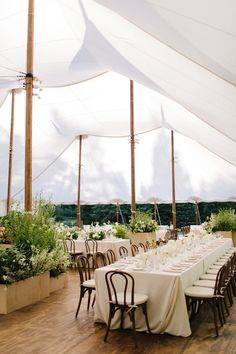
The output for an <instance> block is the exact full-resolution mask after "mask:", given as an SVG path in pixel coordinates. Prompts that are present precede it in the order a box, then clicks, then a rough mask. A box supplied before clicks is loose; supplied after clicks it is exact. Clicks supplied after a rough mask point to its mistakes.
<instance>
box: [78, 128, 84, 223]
mask: <svg viewBox="0 0 236 354" xmlns="http://www.w3.org/2000/svg"><path fill="white" fill-rule="evenodd" d="M82 140H83V135H80V136H79V167H78V198H77V226H78V227H81V214H80V186H81V166H82Z"/></svg>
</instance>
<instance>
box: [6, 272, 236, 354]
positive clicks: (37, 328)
mask: <svg viewBox="0 0 236 354" xmlns="http://www.w3.org/2000/svg"><path fill="white" fill-rule="evenodd" d="M78 293H79V279H78V274H77V273H76V272H73V271H72V272H70V274H69V284H68V287H67V288H66V289H63V290H60V291H58V292H56V293H54V294H52V295H51V296H50V297H49V298H47V299H45V300H44V301H41V302H39V303H37V304H35V305H33V306H29V307H26V308H24V309H21V310H18V311H15V312H13V313H10V314H8V315H0V353H1V354H16V353H17V354H38V353H40V354H75V353H76V354H85V353H86V354H91V353H97V354H122V353H123V354H138V353H142V354H146V353H149V354H150V353H151V354H155V353H158V354H167V353H170V354H180V353H184V354H191V353H194V354H201V353H222V354H223V353H224V354H233V353H236V301H235V303H234V305H233V307H232V308H231V309H230V313H231V314H230V317H228V318H227V323H226V324H225V325H224V327H223V328H222V329H220V336H219V337H218V338H215V337H214V327H213V323H212V317H211V314H210V312H209V313H208V312H207V318H203V315H201V314H200V316H199V317H198V318H197V319H195V321H194V322H193V323H192V324H191V326H192V330H193V334H192V335H191V336H190V337H188V338H181V337H174V336H170V335H156V334H152V335H150V334H146V333H137V337H138V345H139V347H138V349H135V348H134V344H133V340H132V335H131V332H130V331H128V330H126V331H125V330H124V331H120V330H117V331H111V332H110V334H109V337H108V343H104V342H103V337H104V333H105V328H106V327H105V325H102V324H95V323H94V322H93V315H94V310H93V309H92V310H90V311H89V312H87V311H86V300H87V298H86V299H84V301H83V303H82V307H81V310H80V313H79V316H78V319H75V318H74V314H75V310H76V306H77V301H78ZM160 306H161V304H160ZM157 311H158V309H157ZM203 312H204V315H205V311H203ZM179 320H180V321H181V319H179Z"/></svg>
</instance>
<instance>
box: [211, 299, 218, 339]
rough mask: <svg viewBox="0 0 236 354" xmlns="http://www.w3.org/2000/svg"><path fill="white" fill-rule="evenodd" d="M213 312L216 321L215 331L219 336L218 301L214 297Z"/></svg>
mask: <svg viewBox="0 0 236 354" xmlns="http://www.w3.org/2000/svg"><path fill="white" fill-rule="evenodd" d="M212 305H213V314H214V323H215V331H216V337H218V335H219V332H218V322H217V311H216V301H215V299H213V303H212Z"/></svg>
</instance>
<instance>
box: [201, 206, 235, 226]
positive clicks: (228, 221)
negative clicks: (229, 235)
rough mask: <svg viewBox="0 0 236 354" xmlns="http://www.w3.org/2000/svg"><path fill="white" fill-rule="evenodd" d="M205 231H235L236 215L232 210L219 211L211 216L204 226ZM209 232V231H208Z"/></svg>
mask: <svg viewBox="0 0 236 354" xmlns="http://www.w3.org/2000/svg"><path fill="white" fill-rule="evenodd" d="M204 227H205V229H206V230H210V229H211V230H212V231H213V232H215V231H232V230H236V214H235V211H234V210H233V209H220V210H219V211H218V212H217V213H213V214H211V217H210V220H209V221H207V222H206V223H205V225H204ZM208 232H209V231H208Z"/></svg>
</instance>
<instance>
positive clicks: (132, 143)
mask: <svg viewBox="0 0 236 354" xmlns="http://www.w3.org/2000/svg"><path fill="white" fill-rule="evenodd" d="M134 148H135V140H134V83H133V80H130V153H131V216H135V214H136V197H135V153H134Z"/></svg>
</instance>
